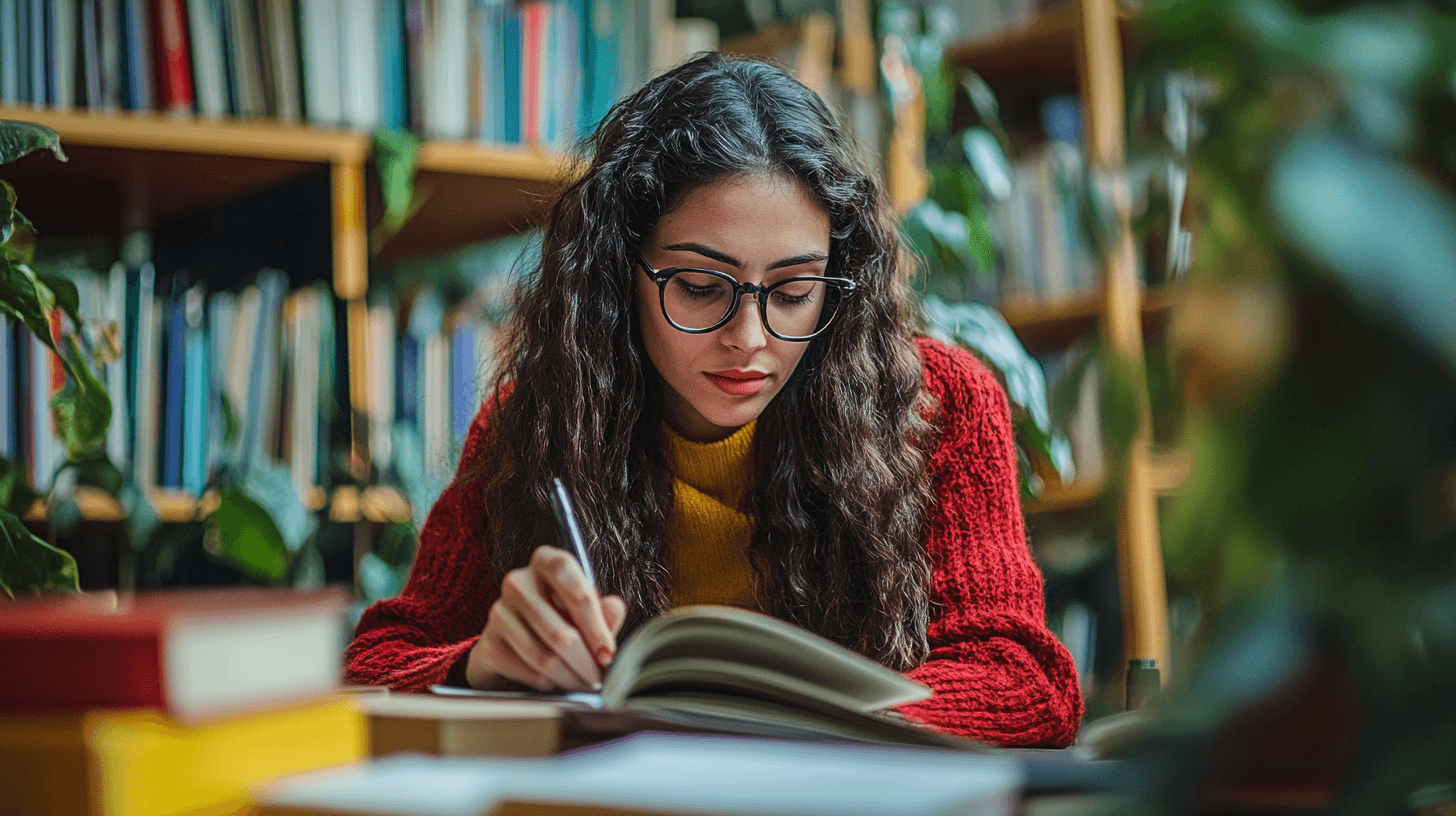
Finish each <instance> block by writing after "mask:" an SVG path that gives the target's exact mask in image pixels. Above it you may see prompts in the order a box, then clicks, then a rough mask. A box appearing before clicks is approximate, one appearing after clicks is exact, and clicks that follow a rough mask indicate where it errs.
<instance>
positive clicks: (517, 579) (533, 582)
mask: <svg viewBox="0 0 1456 816" xmlns="http://www.w3.org/2000/svg"><path fill="white" fill-rule="evenodd" d="M563 554H564V553H563ZM547 593H551V594H552V595H555V594H556V591H555V589H554V588H553V587H551V586H550V585H549V584H548V583H547V581H546V579H545V578H544V577H543V576H541V575H540V574H539V573H538V572H537V570H535V569H534V568H533V569H524V570H512V571H511V572H509V573H506V578H505V580H504V581H503V582H502V583H501V601H503V602H504V604H505V605H506V606H508V607H509V608H510V609H511V610H512V611H513V612H514V613H516V615H517V616H518V618H519V620H520V621H521V622H522V623H523V624H524V626H525V627H526V628H528V629H529V630H530V631H531V633H532V634H533V636H534V637H535V638H536V640H537V641H539V642H540V643H541V644H543V645H544V647H545V648H546V649H548V650H549V651H550V652H551V653H552V654H553V655H555V656H556V657H557V658H559V659H560V662H562V663H563V664H565V666H566V667H567V668H568V669H569V670H570V671H571V672H572V673H574V674H575V676H576V678H577V679H576V680H575V681H574V682H565V683H561V686H562V687H563V688H570V689H574V690H580V689H583V688H586V689H595V688H597V687H598V686H600V685H601V682H602V673H601V669H600V668H599V667H598V665H597V661H596V659H595V658H593V657H592V655H591V653H590V652H588V651H587V645H586V642H585V641H584V640H583V638H582V635H581V633H580V632H579V631H577V628H576V626H574V625H573V624H572V623H569V622H568V621H567V620H566V619H565V618H563V617H562V616H561V613H559V612H557V610H556V607H555V606H554V605H553V604H552V600H551V598H550V597H548V595H547ZM512 644H513V645H518V646H520V645H523V644H521V643H520V642H519V640H513V641H512ZM521 656H522V657H523V658H526V659H527V662H528V663H531V660H530V658H531V657H532V656H531V655H529V654H523V655H521ZM533 665H536V667H537V668H541V669H543V670H544V668H545V667H544V666H541V665H539V664H533ZM553 679H556V678H554V677H553Z"/></svg>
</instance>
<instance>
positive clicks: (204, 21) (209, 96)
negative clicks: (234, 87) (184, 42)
mask: <svg viewBox="0 0 1456 816" xmlns="http://www.w3.org/2000/svg"><path fill="white" fill-rule="evenodd" d="M224 13H225V11H224V9H223V6H222V0H187V31H188V33H189V34H190V35H191V38H192V41H191V42H190V43H189V45H190V46H191V48H192V83H193V88H194V93H195V94H196V97H197V112H198V113H199V114H201V115H202V116H206V117H211V118H217V117H222V116H226V115H227V113H228V89H227V68H226V66H225V65H224V63H223V60H224V59H225V56H224V53H223V44H222V22H223V21H222V16H221V15H222V14H224Z"/></svg>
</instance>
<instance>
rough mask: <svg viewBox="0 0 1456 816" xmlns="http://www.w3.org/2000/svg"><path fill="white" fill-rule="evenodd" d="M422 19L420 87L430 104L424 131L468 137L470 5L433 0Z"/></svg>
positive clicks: (432, 134)
mask: <svg viewBox="0 0 1456 816" xmlns="http://www.w3.org/2000/svg"><path fill="white" fill-rule="evenodd" d="M430 5H432V6H433V13H432V14H431V15H430V16H429V18H428V19H427V20H426V26H427V28H426V31H428V32H429V35H428V38H427V41H426V45H425V60H426V65H427V69H426V70H427V73H426V77H427V79H428V84H426V85H425V86H424V87H425V88H426V89H427V90H426V93H427V94H429V95H430V96H431V100H430V101H431V104H430V105H429V106H427V107H426V108H425V110H424V117H425V132H426V134H427V135H429V136H430V137H432V138H436V139H466V138H469V137H470V124H471V123H470V8H469V2H468V0H436V2H434V3H433V4H430Z"/></svg>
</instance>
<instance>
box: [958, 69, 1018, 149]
mask: <svg viewBox="0 0 1456 816" xmlns="http://www.w3.org/2000/svg"><path fill="white" fill-rule="evenodd" d="M956 77H957V78H958V79H959V80H960V83H961V88H962V89H963V90H964V91H965V92H966V98H967V99H969V100H970V101H971V107H972V108H974V109H975V111H976V115H977V116H979V117H980V118H981V124H983V125H985V126H986V128H987V129H988V130H990V131H991V132H992V133H995V134H996V137H997V138H998V139H1000V140H1001V141H1000V144H1001V145H1002V146H1003V147H1004V146H1005V145H1006V144H1007V138H1006V129H1005V128H1004V127H1003V126H1002V124H1001V104H1000V103H999V102H997V101H996V92H995V91H993V90H991V86H990V85H988V84H986V80H984V79H982V78H981V75H980V74H978V73H976V72H975V71H971V70H969V69H961V70H960V71H958V72H957V73H956Z"/></svg>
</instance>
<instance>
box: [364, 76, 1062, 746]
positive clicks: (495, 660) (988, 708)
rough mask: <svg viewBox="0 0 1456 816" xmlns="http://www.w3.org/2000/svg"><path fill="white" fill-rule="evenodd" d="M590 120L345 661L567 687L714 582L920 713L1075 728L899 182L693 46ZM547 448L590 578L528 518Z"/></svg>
mask: <svg viewBox="0 0 1456 816" xmlns="http://www.w3.org/2000/svg"><path fill="white" fill-rule="evenodd" d="M588 147H589V149H590V151H591V153H590V160H589V164H588V166H587V167H586V170H585V173H584V174H583V175H582V176H581V177H580V178H579V179H578V180H577V181H575V183H573V184H572V185H571V186H570V187H568V188H567V189H566V190H565V192H564V193H563V194H562V195H561V197H560V198H559V199H558V201H557V202H556V204H555V205H554V206H553V208H552V210H551V214H550V217H549V220H548V222H547V225H546V229H545V235H544V238H543V245H542V253H541V260H540V263H539V266H538V267H537V269H536V270H535V274H534V275H532V276H531V277H530V280H529V282H528V283H527V284H526V285H525V286H524V287H523V290H522V292H521V293H520V294H519V295H518V299H517V304H516V315H515V320H514V322H513V324H512V326H513V332H514V335H513V338H512V347H511V349H510V352H509V354H508V355H507V359H506V362H505V365H504V366H503V371H502V373H501V374H500V376H499V381H498V383H497V388H496V391H495V392H494V393H495V394H496V397H495V398H493V399H492V400H489V401H487V404H486V405H485V406H484V407H483V408H482V410H481V412H480V414H479V415H478V416H477V417H476V420H475V423H474V424H473V426H472V428H471V431H470V434H469V437H468V439H467V441H466V444H465V450H464V454H463V456H462V459H461V462H460V466H459V470H458V474H457V478H456V480H455V481H454V483H453V484H452V485H451V486H450V487H449V488H448V489H447V490H446V491H445V493H444V494H443V495H442V496H441V497H440V499H439V501H438V502H437V503H436V504H435V506H434V508H433V509H432V510H431V512H430V516H429V518H428V520H427V521H426V523H425V526H424V529H423V530H422V531H421V533H420V546H419V551H418V553H417V555H416V558H415V562H414V566H413V571H412V572H411V575H410V579H409V582H408V584H407V585H406V587H405V589H404V591H403V592H402V593H401V594H400V596H399V597H397V598H395V599H393V600H388V601H382V602H380V603H377V604H375V605H374V606H372V607H370V608H369V609H368V610H367V611H366V612H365V614H364V616H363V618H362V620H361V621H360V623H359V628H358V631H357V633H356V637H355V640H354V642H353V644H352V645H351V646H350V648H349V650H348V654H347V675H348V679H349V680H350V681H351V682H360V683H373V684H387V685H390V686H393V687H395V688H398V689H409V690H420V689H423V688H425V687H427V686H429V685H431V684H435V683H451V684H457V685H470V686H475V687H495V688H508V687H512V686H514V687H520V686H521V685H522V684H524V685H526V686H533V687H536V688H540V689H550V688H564V689H582V688H589V687H593V686H595V685H596V684H597V683H599V682H600V680H601V669H602V668H603V667H604V666H606V665H607V664H608V663H610V661H611V657H612V654H613V652H614V650H615V648H616V645H617V642H618V637H619V636H624V635H625V634H626V633H629V632H630V631H632V630H633V629H634V628H635V627H637V626H638V625H640V624H641V623H642V622H643V621H645V620H648V619H650V618H652V617H653V616H655V615H657V614H659V613H661V612H663V611H665V610H667V609H669V608H671V607H673V606H677V605H681V604H687V603H727V604H736V605H740V606H746V607H749V608H753V609H757V610H760V611H762V612H765V613H767V614H770V615H774V616H776V617H780V618H783V619H786V620H789V621H792V622H794V623H796V624H798V625H800V626H803V627H805V628H806V629H809V630H810V631H813V632H816V633H818V634H820V635H822V636H824V637H826V638H829V639H830V640H833V641H836V642H838V643H841V644H843V645H845V646H847V647H849V648H852V649H855V650H857V651H859V652H861V653H863V654H865V655H868V656H869V657H871V658H874V659H876V660H878V661H880V662H882V663H884V664H885V665H887V666H890V667H891V668H894V669H896V670H899V671H903V672H905V673H907V674H908V676H910V677H911V678H913V679H915V680H918V681H920V682H923V683H925V684H927V685H929V686H930V687H931V688H932V689H934V690H935V692H936V693H935V695H934V696H933V697H932V698H931V699H929V700H926V701H923V702H920V703H915V704H912V705H907V706H904V707H902V709H901V712H902V713H903V714H904V715H906V716H907V717H909V718H911V719H913V720H916V721H920V722H924V723H927V724H929V725H932V726H935V727H938V728H941V729H944V730H946V731H949V732H952V733H957V734H962V735H965V736H970V737H975V738H978V739H983V740H987V741H990V742H994V743H999V744H1004V745H1065V744H1068V743H1069V742H1070V741H1071V740H1072V738H1073V736H1074V735H1075V732H1076V729H1077V726H1078V724H1079V722H1080V719H1081V715H1082V699H1081V695H1080V692H1079V690H1078V686H1077V678H1076V673H1075V670H1074V668H1073V666H1072V662H1071V660H1070V659H1069V657H1068V655H1067V653H1066V651H1065V650H1064V649H1063V648H1062V647H1061V645H1060V644H1059V643H1058V642H1057V641H1056V639H1055V638H1053V637H1052V635H1051V634H1050V633H1049V632H1048V631H1047V629H1046V626H1045V622H1044V617H1045V612H1044V607H1043V599H1042V583H1041V575H1040V574H1039V573H1038V571H1037V569H1036V567H1035V565H1034V564H1033V562H1032V560H1031V557H1030V554H1029V552H1028V550H1027V545H1026V541H1025V533H1024V528H1023V520H1022V517H1021V513H1020V507H1019V504H1018V488H1017V479H1016V457H1015V453H1014V448H1013V445H1012V439H1011V425H1010V417H1009V411H1008V408H1007V403H1006V398H1005V395H1004V393H1003V392H1002V391H1001V389H1000V387H999V386H998V384H997V383H996V381H995V379H994V378H993V377H992V375H991V374H989V373H988V372H987V371H986V369H985V368H983V367H982V366H981V365H980V364H979V363H978V362H977V361H976V360H975V359H974V358H973V357H972V356H971V355H969V354H967V353H965V352H963V351H960V350H957V349H953V348H949V347H946V346H944V345H941V344H938V343H934V342H931V341H928V340H925V339H919V340H917V339H915V338H914V336H913V334H912V313H913V312H912V309H911V306H910V303H909V301H908V293H907V287H906V278H907V275H906V274H905V271H904V269H903V268H902V265H901V260H900V257H901V256H900V245H899V243H898V239H897V235H896V232H895V226H894V223H893V220H892V216H891V213H890V212H889V210H888V208H887V207H886V205H885V203H884V199H883V197H882V195H881V192H880V190H879V188H878V186H877V184H876V183H875V182H874V181H873V180H872V179H871V178H870V177H869V176H868V175H867V174H866V173H865V172H864V171H863V170H862V169H860V168H859V167H858V165H857V163H856V161H855V160H854V159H853V154H852V149H851V146H850V143H849V139H848V138H847V137H846V136H845V135H844V133H843V132H842V131H841V130H840V128H839V126H838V125H837V124H836V123H835V121H834V118H833V116H832V114H830V112H829V111H828V109H827V108H826V107H825V106H824V104H823V103H822V101H821V100H820V99H819V98H818V97H817V96H816V95H815V94H814V93H813V92H811V91H809V90H808V89H806V88H805V87H804V86H802V85H800V84H799V83H798V82H796V81H794V80H793V79H792V78H790V77H788V76H787V75H785V74H784V73H783V72H781V71H779V70H778V69H776V68H773V67H771V66H769V65H766V64H764V63H761V62H757V61H751V60H740V59H732V58H728V57H723V56H720V55H708V56H703V57H700V58H698V59H696V60H694V61H692V62H689V63H687V64H685V65H682V66H680V67H678V68H677V69H675V70H673V71H671V72H669V73H667V74H665V75H663V76H661V77H659V78H657V79H655V80H653V81H651V82H649V83H648V84H647V85H646V86H644V87H643V88H641V89H640V90H639V91H637V92H636V93H635V94H633V95H632V96H631V97H629V98H628V99H626V100H624V101H623V102H621V103H619V104H618V105H617V106H616V107H615V108H614V109H613V110H612V112H611V113H610V114H609V115H608V116H607V118H606V119H605V120H604V121H603V122H602V124H601V125H600V126H599V127H598V128H597V130H596V132H595V133H594V134H593V136H592V138H591V141H590V144H589V146H588ZM745 298H747V302H745ZM553 476H560V477H561V478H562V479H563V480H564V481H565V482H566V483H567V485H568V486H569V487H570V489H571V491H572V493H573V495H574V497H575V503H576V505H577V510H578V514H579V516H580V518H581V522H582V526H583V528H584V529H585V530H586V531H587V537H588V539H589V542H590V544H589V546H590V555H591V558H592V561H593V564H594V566H595V568H596V575H597V581H598V584H599V586H600V587H601V588H602V589H603V590H604V591H607V592H610V593H611V594H609V595H598V594H597V592H596V590H595V589H594V588H593V587H591V586H590V585H589V584H588V583H587V581H586V579H585V578H584V576H583V575H582V572H581V570H580V569H579V568H578V567H577V565H576V562H575V560H574V559H573V558H572V557H571V556H570V555H568V554H567V553H565V552H564V551H562V550H560V549H558V548H556V547H553V546H548V545H549V544H550V543H551V542H554V541H556V540H557V534H556V530H555V527H554V522H553V519H552V515H551V509H550V503H549V492H548V491H549V486H550V480H551V478H552V477H553Z"/></svg>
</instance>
